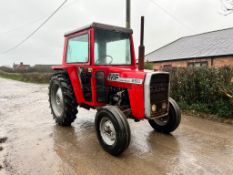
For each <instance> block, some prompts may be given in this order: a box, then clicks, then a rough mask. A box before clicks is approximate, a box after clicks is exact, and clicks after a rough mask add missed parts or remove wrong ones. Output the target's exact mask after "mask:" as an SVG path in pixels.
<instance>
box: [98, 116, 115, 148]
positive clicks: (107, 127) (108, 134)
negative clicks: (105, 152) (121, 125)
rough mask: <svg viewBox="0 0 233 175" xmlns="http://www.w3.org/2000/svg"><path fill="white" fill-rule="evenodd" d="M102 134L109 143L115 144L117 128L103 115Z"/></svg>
mask: <svg viewBox="0 0 233 175" xmlns="http://www.w3.org/2000/svg"><path fill="white" fill-rule="evenodd" d="M100 134H101V137H102V139H103V141H104V142H105V143H106V144H107V145H113V144H114V143H115V141H116V130H115V128H114V125H113V124H112V122H111V121H110V120H109V119H107V118H105V117H103V118H102V120H101V122H100Z"/></svg>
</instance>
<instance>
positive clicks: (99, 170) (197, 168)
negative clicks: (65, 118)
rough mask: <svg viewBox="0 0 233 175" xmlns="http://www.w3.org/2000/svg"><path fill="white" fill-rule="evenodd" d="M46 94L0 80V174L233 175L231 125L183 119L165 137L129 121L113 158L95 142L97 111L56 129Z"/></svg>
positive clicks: (32, 86) (38, 88) (35, 87)
mask: <svg viewBox="0 0 233 175" xmlns="http://www.w3.org/2000/svg"><path fill="white" fill-rule="evenodd" d="M47 91H48V88H47V85H37V84H30V83H22V82H18V81H12V80H6V79H1V78H0V138H1V137H7V140H6V141H5V143H0V147H2V149H3V150H2V151H1V149H0V175H5V174H13V175H17V174H19V175H22V174H27V175H28V174H33V175H34V174H40V175H47V174H48V175H63V174H65V175H69V174H81V175H92V174H99V175H105V174H106V175H109V174H112V175H115V174H117V175H122V174H134V175H137V174H140V175H142V174H148V175H156V174H186V175H187V174H189V175H190V174H198V175H201V174H221V175H222V174H225V175H228V174H229V175H232V174H233V127H232V126H231V125H226V124H222V123H217V122H213V121H208V120H205V119H200V118H194V117H189V116H184V115H183V116H182V122H181V125H180V127H179V128H178V129H177V130H176V131H175V132H173V133H172V134H171V135H164V134H160V133H156V132H154V131H153V130H152V128H151V127H150V126H149V124H148V123H147V121H142V122H138V123H135V122H133V121H129V122H130V127H131V131H132V140H131V144H130V146H129V148H128V149H127V150H126V152H125V153H124V154H123V155H121V156H120V157H113V156H111V155H109V154H107V153H106V152H104V151H103V150H102V148H101V147H100V145H99V143H98V141H97V138H96V134H95V129H94V116H95V111H85V110H83V109H79V114H78V115H77V119H76V120H75V122H74V123H73V124H72V127H69V128H63V127H59V126H57V125H55V123H54V120H53V119H52V116H51V114H50V109H49V104H48V96H47ZM2 142H4V141H2ZM1 167H2V168H1Z"/></svg>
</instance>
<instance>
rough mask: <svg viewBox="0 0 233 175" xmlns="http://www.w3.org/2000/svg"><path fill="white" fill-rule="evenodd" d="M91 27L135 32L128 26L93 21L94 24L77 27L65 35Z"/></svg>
mask: <svg viewBox="0 0 233 175" xmlns="http://www.w3.org/2000/svg"><path fill="white" fill-rule="evenodd" d="M91 27H93V28H97V29H105V30H111V31H116V32H125V33H133V30H132V29H128V28H125V27H119V26H112V25H108V24H101V23H96V22H93V23H92V24H89V25H86V26H84V27H81V28H78V29H75V30H73V31H71V32H68V33H65V36H68V35H71V34H74V33H77V32H79V31H82V30H86V29H89V28H91Z"/></svg>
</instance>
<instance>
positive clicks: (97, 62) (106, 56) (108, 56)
mask: <svg viewBox="0 0 233 175" xmlns="http://www.w3.org/2000/svg"><path fill="white" fill-rule="evenodd" d="M103 58H110V59H111V60H110V61H109V63H107V64H111V63H112V61H113V57H112V56H111V55H105V56H104V57H103ZM95 63H96V64H100V63H101V61H100V59H98V60H96V62H95Z"/></svg>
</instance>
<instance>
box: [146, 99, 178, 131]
mask: <svg viewBox="0 0 233 175" xmlns="http://www.w3.org/2000/svg"><path fill="white" fill-rule="evenodd" d="M180 120H181V112H180V108H179V106H178V104H177V103H176V101H175V100H173V99H172V98H169V113H168V115H167V116H165V117H161V118H158V119H151V120H149V124H150V125H151V127H152V128H154V130H155V131H158V132H163V133H170V132H172V131H174V130H175V129H176V128H177V127H178V126H179V124H180Z"/></svg>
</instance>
